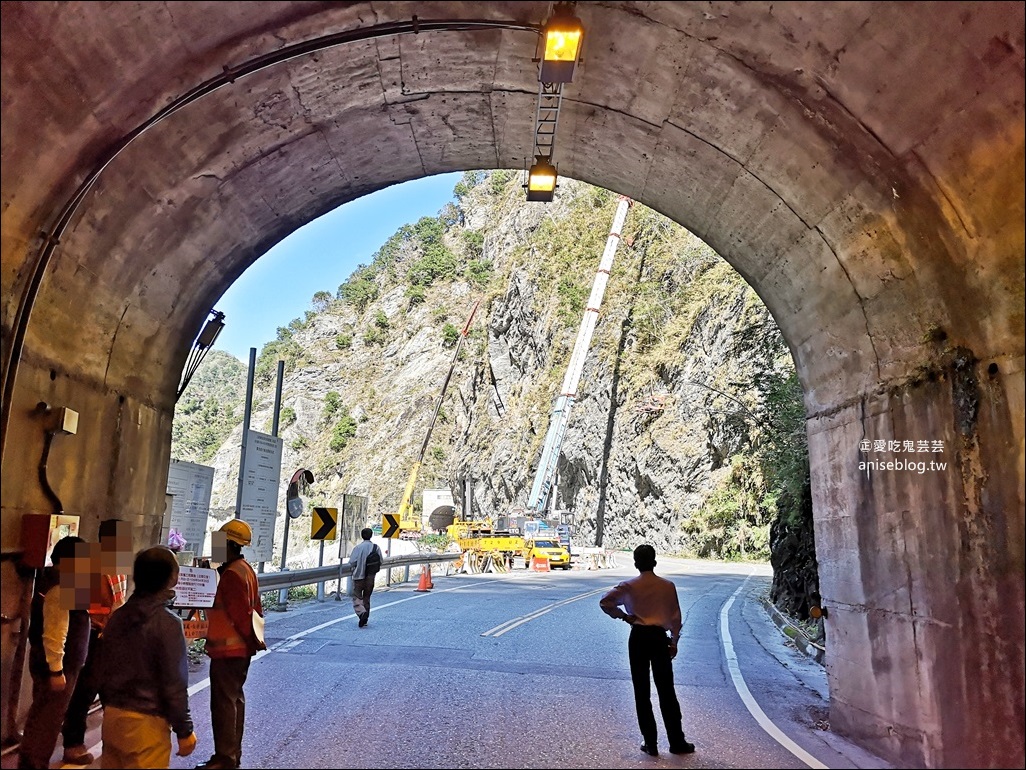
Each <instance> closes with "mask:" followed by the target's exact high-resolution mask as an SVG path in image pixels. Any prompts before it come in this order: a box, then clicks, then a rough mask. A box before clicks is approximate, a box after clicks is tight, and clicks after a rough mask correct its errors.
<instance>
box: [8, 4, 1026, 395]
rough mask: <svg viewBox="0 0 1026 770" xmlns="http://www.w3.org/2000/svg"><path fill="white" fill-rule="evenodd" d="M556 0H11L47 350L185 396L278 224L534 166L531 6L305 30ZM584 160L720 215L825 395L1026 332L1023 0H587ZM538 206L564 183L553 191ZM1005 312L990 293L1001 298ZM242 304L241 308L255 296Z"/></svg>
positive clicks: (11, 241)
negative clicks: (435, 27) (184, 376)
mask: <svg viewBox="0 0 1026 770" xmlns="http://www.w3.org/2000/svg"><path fill="white" fill-rule="evenodd" d="M548 9H549V3H535V2H507V3H460V2H436V3H320V2H263V3H259V4H255V3H238V2H216V3H215V2H191V3H152V2H146V3H134V2H121V3H4V5H3V24H2V40H3V135H2V188H3V189H2V194H3V235H2V244H3V268H2V285H3V293H4V295H3V296H4V298H3V324H4V339H5V349H6V348H7V347H8V343H9V340H10V339H11V336H12V334H13V332H14V330H16V329H17V327H18V323H19V319H21V318H22V317H23V315H21V314H20V312H21V311H20V310H19V307H21V305H20V303H22V302H23V301H24V300H25V298H26V297H27V296H28V297H30V298H31V299H32V301H33V303H32V314H31V319H32V320H31V323H29V324H28V325H27V327H26V328H27V331H26V336H25V351H26V356H27V357H28V358H31V359H32V361H33V362H34V363H35V365H37V366H41V367H45V366H47V365H48V364H47V362H54V365H56V364H57V362H67V361H74V362H75V365H76V368H77V376H79V377H83V378H87V379H92V380H94V381H95V382H96V383H99V384H101V385H102V387H104V388H106V389H109V390H114V391H122V392H131V393H133V394H134V395H135V396H136V397H139V398H143V399H144V400H147V401H149V402H150V403H153V404H155V405H156V406H157V407H158V408H167V407H168V406H169V405H170V404H171V403H172V402H173V396H174V391H175V386H176V385H177V382H178V378H179V373H180V372H181V368H182V364H183V362H184V359H185V356H186V353H187V351H188V348H189V346H190V344H191V342H192V339H193V337H194V336H195V334H196V332H197V331H198V329H199V327H200V325H201V324H202V322H203V321H204V319H205V318H206V316H207V312H208V311H209V309H210V308H211V307H212V306H214V304H215V303H216V301H217V299H218V298H219V297H220V296H221V294H222V293H223V292H224V291H225V290H226V289H227V287H228V286H229V285H231V283H232V282H233V281H234V280H235V279H236V278H237V277H238V276H239V275H241V274H242V272H243V271H244V270H245V269H246V268H247V267H248V266H249V265H250V264H251V263H252V262H253V261H254V260H255V259H257V258H258V257H259V256H260V255H262V254H263V253H264V252H265V251H266V250H267V249H268V248H270V247H271V246H272V245H273V244H274V243H276V242H277V241H279V240H280V239H282V238H284V237H285V236H287V235H288V234H289V233H291V232H292V231H294V230H295V229H296V228H298V227H300V226H302V225H303V224H305V223H306V222H308V221H310V220H312V219H314V218H316V217H317V216H320V215H321V214H323V213H325V212H326V211H329V210H331V209H333V208H334V207H336V206H338V205H340V204H342V203H345V202H347V201H349V200H352V199H354V198H357V197H359V196H361V195H365V194H367V193H369V192H372V191H374V190H377V189H380V188H382V187H385V186H388V185H391V184H395V183H398V182H403V181H406V180H409V179H414V178H417V177H423V176H427V175H431V174H437V173H442V172H448V171H458V170H464V169H479V168H496V167H508V168H517V169H520V168H523V167H524V165H525V163H527V162H528V161H529V159H530V157H531V154H532V141H533V126H534V112H535V102H536V96H537V88H538V86H537V69H536V67H537V65H536V64H534V63H533V62H532V58H533V57H534V55H535V46H536V36H535V35H534V33H532V32H531V31H523V30H484V31H464V32H452V31H430V32H427V31H422V32H420V33H419V34H409V35H401V36H397V35H389V36H383V37H378V38H376V39H371V40H365V41H357V42H351V43H346V44H344V45H339V46H337V47H334V48H331V49H329V50H323V51H319V52H316V53H310V54H307V55H303V56H299V57H297V58H294V59H292V60H290V61H288V62H286V63H282V64H277V65H275V66H272V67H269V68H267V69H264V70H262V71H259V72H257V73H255V74H252V75H248V76H246V77H244V78H240V79H237V80H235V82H230V83H226V84H225V85H224V86H223V87H221V88H219V89H217V90H216V91H214V92H212V93H210V94H208V95H206V96H204V97H203V98H201V99H198V100H197V101H195V102H193V103H191V104H189V105H187V106H186V107H184V108H183V109H181V110H179V111H178V112H176V113H175V114H173V115H171V116H169V117H168V118H167V119H165V120H163V121H162V122H160V123H158V124H157V125H155V126H154V127H152V128H150V129H149V130H148V131H146V132H145V133H143V134H142V135H141V136H139V137H138V138H137V139H135V140H134V141H132V142H131V143H130V144H128V146H127V147H126V148H125V149H124V150H123V151H122V152H120V153H119V154H118V155H117V156H116V157H115V158H114V159H113V160H112V161H111V162H110V163H109V164H108V165H107V166H106V167H105V169H104V170H103V172H102V174H100V176H99V177H98V179H97V181H96V183H95V185H94V186H93V187H92V189H91V190H89V191H88V192H87V193H86V195H85V197H84V198H83V201H82V205H81V207H80V208H79V209H78V212H77V214H76V215H75V217H74V218H73V220H72V222H71V224H70V227H69V228H68V230H67V231H66V232H65V233H64V235H63V237H62V239H61V241H60V245H59V246H58V247H57V248H56V250H55V251H54V253H53V256H52V258H51V259H50V260H49V264H48V265H47V267H46V270H45V273H44V274H43V279H42V283H41V286H40V289H39V291H38V293H37V294H33V293H32V292H29V293H28V294H26V288H25V287H26V285H27V284H28V283H29V281H30V276H31V272H32V269H33V266H34V262H35V260H36V259H37V258H38V256H39V254H40V252H41V249H42V246H43V241H42V239H41V237H40V234H41V233H43V232H46V231H48V229H49V228H51V227H52V226H53V223H54V219H55V217H56V215H57V212H58V211H60V209H61V207H62V206H64V205H65V204H66V202H67V201H68V200H69V198H70V197H71V196H72V194H73V193H74V192H75V190H76V188H77V187H78V186H79V185H80V184H81V183H82V181H83V180H84V179H85V178H86V177H87V175H88V174H89V173H90V172H91V171H93V170H94V169H96V168H97V167H98V166H99V165H100V164H101V163H102V162H103V161H104V160H105V159H106V158H107V157H108V156H109V155H110V153H111V152H112V150H113V149H114V148H116V147H117V146H118V144H119V142H121V141H122V140H123V138H124V137H126V136H128V135H130V133H131V132H132V131H133V130H134V129H136V128H137V127H138V126H140V125H142V124H144V123H145V121H147V120H148V119H150V118H151V117H152V116H153V115H155V114H157V113H158V112H159V111H160V110H161V109H162V108H164V107H165V106H167V105H168V104H170V103H172V102H173V101H174V100H175V99H177V98H179V97H181V96H182V95H183V94H186V93H188V92H189V91H190V89H193V88H195V87H196V86H197V85H199V84H201V83H204V82H206V81H209V80H210V79H211V78H215V77H217V76H219V75H220V74H222V73H223V72H225V70H226V69H227V70H229V71H230V70H231V68H234V67H238V66H240V65H242V64H243V63H245V62H248V61H251V60H253V59H254V58H255V57H258V56H261V55H267V54H271V53H273V52H275V51H280V50H282V49H283V48H285V47H287V46H289V45H293V44H296V43H299V42H301V41H304V40H312V39H315V38H318V37H320V36H323V35H328V34H332V33H337V32H341V31H345V30H355V29H359V28H372V27H374V26H375V25H380V24H383V23H387V22H392V21H409V20H410V19H411V18H412V17H413V16H414V15H415V14H416V15H418V16H419V18H420V19H424V20H427V19H479V18H487V19H492V20H503V21H509V22H512V23H516V24H525V23H529V24H540V23H542V22H543V21H544V18H545V16H546V14H547V12H548ZM578 14H579V16H580V17H581V18H582V20H583V22H584V24H585V27H586V30H587V32H586V35H587V36H586V40H585V47H584V54H583V56H584V61H583V64H582V66H581V67H579V69H578V73H577V75H576V77H575V80H574V82H573V83H572V84H570V85H569V86H567V87H566V88H565V90H564V95H565V100H564V107H563V113H562V115H561V118H560V125H559V130H558V134H557V140H556V149H555V154H554V157H555V160H556V161H557V163H558V165H559V170H560V173H561V174H562V175H564V176H568V177H573V178H577V179H581V180H584V181H587V182H589V183H591V184H594V185H598V186H601V187H605V188H609V189H612V190H614V191H616V192H619V193H623V194H626V195H628V196H630V197H632V198H634V199H636V200H638V201H641V202H643V203H645V204H647V205H648V206H651V207H652V208H654V209H656V210H658V211H660V212H662V213H664V214H666V215H667V216H669V217H671V218H672V219H674V220H676V221H677V222H679V223H681V224H683V225H684V226H685V227H687V228H688V229H690V230H692V231H693V232H695V233H696V234H697V235H699V236H700V237H702V238H703V239H704V240H706V241H707V242H708V243H709V244H710V245H711V246H712V247H713V248H714V249H716V250H717V251H718V252H719V253H720V254H721V255H723V256H724V257H725V258H726V259H727V260H728V261H730V263H731V264H732V265H734V266H735V267H736V268H737V269H738V270H739V271H740V272H741V273H742V275H744V276H745V277H746V278H747V279H748V280H749V281H750V282H751V283H752V284H753V286H754V287H755V288H756V290H757V291H758V292H759V294H760V295H761V296H762V298H763V299H764V301H765V302H766V303H767V305H768V306H769V308H770V309H771V311H772V312H773V314H774V316H775V317H776V319H777V321H778V323H779V324H780V326H781V328H782V330H783V331H784V334H785V337H786V339H787V340H788V342H789V344H790V346H791V348H792V351H793V352H794V354H795V357H796V361H797V363H798V366H799V369H800V371H801V373H802V376H803V380H804V383H805V385H806V390H807V393H806V398H807V403H808V406H809V408H810V410H811V411H812V412H813V413H815V412H816V411H817V410H819V409H826V408H828V407H830V406H832V405H835V404H837V403H839V402H840V401H842V400H843V399H844V398H846V397H847V396H846V394H851V393H854V392H864V391H866V390H869V389H871V388H872V387H874V386H875V385H876V384H877V383H880V382H888V381H895V380H899V379H901V378H902V377H905V376H907V375H908V373H909V371H910V369H911V368H912V367H913V366H914V365H915V364H916V363H917V362H926V361H928V359H929V356H930V351H929V349H928V346H924V341H925V340H929V339H930V338H931V337H930V335H931V334H936V333H938V330H940V333H942V334H945V335H947V338H948V340H949V342H952V343H956V344H961V345H965V346H967V347H969V348H971V349H972V350H974V351H975V352H976V354H977V355H978V356H979V357H981V358H983V357H985V356H988V355H998V354H1002V353H1012V352H1015V351H1016V350H1018V351H1019V352H1020V353H1021V350H1022V337H1021V328H1022V323H1023V317H1022V251H1023V234H1022V217H1023V192H1022V185H1023V167H1022V160H1023V89H1024V81H1023V5H1022V4H1021V3H940V4H935V3H846V2H834V3H755V2H753V3H740V4H734V3H665V2H620V3H604V2H602V3H582V4H580V5H579V7H578ZM536 205H543V204H536ZM984 309H985V310H986V312H981V311H982V310H984ZM230 321H231V319H229V322H230Z"/></svg>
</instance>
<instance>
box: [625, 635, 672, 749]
mask: <svg viewBox="0 0 1026 770" xmlns="http://www.w3.org/2000/svg"><path fill="white" fill-rule="evenodd" d="M627 655H628V658H629V659H630V662H631V681H632V682H633V683H634V705H635V707H636V708H637V711H638V727H639V728H641V736H642V738H643V739H644V741H645V743H646V744H648V745H649V746H652V747H653V748H654V747H655V745H656V737H657V736H656V720H655V714H654V713H653V711H652V681H653V680H654V681H655V686H656V692H657V693H658V694H659V711H660V713H662V715H663V724H664V725H666V737H667V738H668V739H669V741H670V746H671V747H673V746H679V745H681V744H682V743H684V728H683V726H682V725H681V714H680V703H679V702H678V700H677V691H676V690H674V689H673V661H672V660H671V659H670V640H669V637H668V636H667V634H666V631H665V629H662V628H659V627H658V626H631V635H630V638H629V639H628V641H627ZM649 671H651V675H652V679H651V680H650V679H649Z"/></svg>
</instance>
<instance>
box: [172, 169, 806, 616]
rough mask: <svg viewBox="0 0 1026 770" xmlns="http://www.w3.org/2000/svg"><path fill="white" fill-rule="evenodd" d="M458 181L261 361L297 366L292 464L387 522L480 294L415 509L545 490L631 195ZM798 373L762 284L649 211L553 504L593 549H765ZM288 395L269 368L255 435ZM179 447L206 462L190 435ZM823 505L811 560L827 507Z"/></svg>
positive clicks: (222, 460)
mask: <svg viewBox="0 0 1026 770" xmlns="http://www.w3.org/2000/svg"><path fill="white" fill-rule="evenodd" d="M455 192H456V198H457V200H458V205H449V206H447V207H446V208H445V209H443V211H442V212H440V216H439V218H438V220H431V221H426V220H421V222H419V223H417V224H415V225H410V226H408V227H407V228H404V229H403V230H401V231H400V232H399V233H397V235H396V236H395V237H393V238H392V239H391V240H390V241H389V243H387V244H385V246H383V247H382V249H381V251H379V252H378V254H377V255H375V259H374V263H373V264H371V265H369V266H367V267H365V268H363V269H362V270H360V271H357V273H356V274H354V277H353V278H351V279H350V280H349V281H348V282H347V284H344V285H343V286H341V287H339V290H338V292H337V294H336V295H335V297H334V298H330V295H328V296H329V298H328V299H327V300H323V299H322V302H321V303H320V305H321V306H320V307H318V308H317V310H316V311H314V312H310V313H308V314H307V319H306V320H303V321H300V320H299V319H297V321H294V322H293V324H292V325H291V326H290V328H289V329H287V330H282V331H281V332H280V334H279V338H280V339H279V340H278V341H277V342H274V343H272V344H269V345H268V346H267V347H266V348H265V350H264V353H263V354H262V355H261V365H262V367H261V365H258V371H261V370H262V371H264V372H271V373H273V366H272V365H271V364H273V362H274V361H276V360H277V359H278V358H283V359H284V360H286V362H287V366H286V377H285V382H284V387H283V398H282V406H283V412H285V413H286V415H287V417H288V419H287V420H286V419H283V420H282V426H281V430H280V434H281V435H282V437H283V439H284V444H285V448H284V454H283V459H282V475H283V477H286V476H287V475H290V474H291V473H292V472H293V471H294V470H295V469H296V468H299V467H306V468H309V469H311V470H312V471H313V473H314V476H315V479H316V481H315V485H314V493H313V496H312V499H311V500H310V501H309V502H311V503H312V504H324V505H336V506H340V502H341V497H342V495H343V494H346V493H349V494H358V495H364V496H366V497H368V499H369V508H368V511H369V516H370V519H371V521H375V522H376V521H379V520H380V517H381V515H382V514H384V513H390V512H394V511H395V510H396V507H397V506H398V504H399V501H400V496H401V494H402V491H403V487H404V485H405V483H406V480H407V477H408V476H409V474H410V471H411V469H412V467H413V465H414V462H415V461H416V460H417V457H418V454H419V451H420V447H421V444H422V442H423V441H424V438H425V435H426V431H427V430H428V425H429V422H430V419H431V416H432V413H433V411H434V406H435V400H436V399H437V397H438V395H439V393H440V390H441V386H442V382H443V379H444V377H445V375H446V372H447V370H448V368H449V364H450V362H451V360H452V356H453V344H454V342H455V339H456V336H457V335H458V333H459V330H460V329H462V328H463V326H464V324H465V323H466V321H467V316H468V314H469V312H470V309H471V307H472V306H473V304H474V303H475V302H476V301H477V300H478V299H480V300H481V305H480V308H479V309H478V311H477V313H476V315H475V317H474V319H473V322H472V324H471V327H470V332H469V334H468V336H467V339H466V340H465V343H464V345H463V348H462V350H461V353H460V356H459V360H458V361H457V364H456V368H455V371H454V373H453V376H452V380H451V382H450V383H449V387H448V390H447V393H446V396H445V399H444V401H443V403H442V405H441V408H440V410H439V417H438V421H437V424H436V425H435V427H434V430H433V433H432V435H431V440H430V442H429V444H428V448H427V453H426V455H425V457H424V463H423V466H422V468H421V470H420V474H419V480H418V485H417V494H416V495H415V501H416V502H417V503H418V504H419V500H420V492H421V490H423V489H425V488H451V489H452V491H453V493H454V496H455V498H456V500H457V506H456V507H457V509H458V510H461V509H463V508H464V506H469V508H470V509H471V510H472V512H473V515H474V516H475V517H488V516H492V517H496V516H499V515H503V514H508V513H510V512H515V511H516V510H517V509H518V508H522V507H523V506H524V505H525V504H526V502H527V497H528V494H529V492H530V489H531V485H532V482H533V480H534V475H535V471H536V467H537V464H538V461H539V456H540V452H541V448H542V444H543V442H544V439H545V434H546V430H547V428H548V422H549V415H550V411H551V409H552V406H553V402H554V400H555V398H556V396H557V395H558V391H559V389H560V386H561V384H562V380H563V377H564V375H565V373H566V368H567V365H568V361H569V357H570V353H571V351H572V349H573V345H574V341H575V339H576V336H577V333H578V329H579V326H580V323H581V319H582V316H583V313H584V306H585V303H586V302H587V299H588V296H589V294H590V291H591V288H592V282H593V280H594V277H595V273H596V270H597V268H598V264H599V258H600V256H601V253H602V249H603V247H604V245H605V242H606V239H607V237H608V234H609V228H610V225H611V223H612V218H613V212H614V210H615V208H616V205H617V199H616V197H615V196H613V195H612V194H611V193H608V192H606V191H602V190H598V189H596V188H592V187H589V186H587V185H584V184H579V183H575V182H572V181H566V182H561V186H560V192H559V194H558V195H557V199H556V201H555V202H554V203H552V204H548V205H543V204H528V203H525V202H523V201H522V195H523V193H522V190H521V189H520V186H519V180H518V179H516V178H514V177H513V176H512V175H511V174H509V173H508V172H491V173H488V174H468V175H467V176H466V177H465V179H464V181H463V182H461V183H460V184H459V185H457V188H456V191H455ZM439 224H440V225H441V226H440V227H439ZM315 304H316V303H315ZM792 373H793V365H792V362H791V358H790V354H789V353H788V350H787V348H786V345H785V344H784V342H783V340H782V338H781V337H780V334H779V332H778V330H777V328H776V325H775V324H774V322H773V319H772V318H771V316H770V315H769V312H768V311H767V309H766V308H765V306H764V305H763V304H762V303H761V301H760V300H759V299H758V297H757V296H756V295H755V293H754V292H753V291H752V289H751V288H750V287H749V286H748V285H747V284H746V283H745V282H744V280H743V279H742V278H741V277H740V276H739V275H737V273H735V272H734V271H733V270H732V269H731V268H730V267H729V266H728V265H727V264H726V263H725V262H723V261H722V260H721V259H719V257H718V256H717V255H716V254H715V253H714V252H712V250H711V249H709V248H708V247H707V246H706V245H705V244H703V243H702V242H701V241H700V240H699V239H697V238H695V237H694V236H692V235H691V234H690V233H688V232H687V231H686V230H684V229H682V228H680V227H678V226H676V225H674V224H673V223H671V222H669V221H668V220H666V219H665V218H663V217H661V216H660V215H658V214H656V213H655V212H653V211H651V210H648V209H645V208H644V207H642V206H640V205H634V206H633V207H632V209H631V210H630V212H629V213H628V215H627V223H626V225H625V227H624V232H623V238H622V242H621V245H620V247H619V250H618V252H617V256H616V259H615V261H614V264H613V268H612V270H611V274H610V279H609V283H608V287H607V289H606V292H605V297H604V301H603V303H602V307H601V312H600V315H599V321H598V325H597V327H596V330H595V334H594V337H593V341H592V344H591V346H590V349H589V352H588V356H587V359H586V363H585V366H584V371H583V375H582V378H581V381H580V385H579V388H578V394H577V399H576V401H575V403H574V404H573V409H572V413H571V419H570V424H569V427H568V430H567V432H566V436H565V438H564V441H563V443H562V447H561V449H562V451H561V455H560V459H559V462H558V475H557V481H556V486H555V490H556V492H555V499H554V500H553V501H552V506H551V507H552V508H553V509H555V510H556V511H559V512H562V515H564V516H566V517H568V518H569V517H572V519H571V520H572V522H573V525H574V528H575V542H576V543H577V544H579V545H582V546H591V545H601V546H604V547H606V548H612V549H621V548H633V547H634V546H635V545H637V544H638V543H641V542H649V543H651V544H653V545H654V546H655V547H656V548H657V549H658V550H660V551H666V552H677V553H686V554H693V555H707V556H714V557H728V556H755V557H762V558H765V557H766V556H767V555H768V553H769V542H770V531H769V530H770V522H771V520H773V519H775V518H779V517H780V516H781V515H782V514H783V513H784V512H782V511H780V510H778V509H777V507H776V506H777V502H776V501H778V499H779V497H778V496H775V495H774V494H773V492H774V481H773V479H767V478H766V477H765V474H764V473H763V472H762V471H761V470H760V468H761V466H760V459H761V456H762V455H761V452H762V447H763V445H764V442H765V439H766V436H767V434H768V432H770V431H771V428H772V421H773V415H772V414H771V411H772V409H773V405H772V404H770V403H768V402H767V398H766V394H767V392H768V390H767V388H768V385H769V384H771V383H774V382H780V381H782V380H785V379H786V378H788V377H789V376H790V375H792ZM332 394H334V395H332ZM273 396H274V383H273V381H271V380H270V378H267V377H265V378H264V379H263V381H262V382H261V381H259V379H258V385H257V389H256V395H255V399H254V410H253V421H252V423H251V425H252V427H253V428H255V429H257V430H269V426H270V424H271V416H272V415H271V409H272V405H273ZM237 413H238V414H239V416H240V418H241V414H242V409H241V403H240V404H239V405H238V406H237ZM343 423H344V424H345V425H348V428H346V427H345V426H344V425H343ZM354 428H355V430H354ZM343 434H344V435H343ZM340 435H342V439H341V440H340V439H339V436H340ZM240 440H241V425H239V426H237V427H236V428H235V429H234V431H233V432H232V433H231V434H230V435H228V436H227V437H226V440H225V441H224V443H223V445H222V446H221V448H220V449H219V450H218V451H217V453H216V455H215V456H214V458H213V461H212V462H211V463H210V464H212V465H214V467H215V469H216V475H215V489H214V500H213V501H212V505H213V507H215V508H225V509H230V508H232V507H233V506H234V502H235V490H236V486H235V485H236V478H237V476H236V474H237V473H238V456H239V449H238V448H239V444H240ZM175 455H176V456H178V457H180V458H181V459H193V458H191V457H189V456H188V450H187V448H185V447H184V446H183V447H182V448H181V449H180V450H179V449H176V451H175ZM468 481H469V484H468ZM468 486H469V488H470V490H471V495H470V500H469V503H468V502H467V501H464V499H463V497H464V492H465V490H466V489H467V488H468ZM283 488H284V486H283ZM793 507H801V503H798V502H796V503H795V506H793ZM281 510H284V502H282V505H281ZM731 511H733V513H731ZM802 514H803V515H806V514H807V516H808V519H809V526H808V527H807V530H808V533H809V535H808V537H806V540H807V542H806V543H805V546H806V551H808V550H809V549H811V548H812V543H811V510H808V511H802ZM791 518H792V519H794V516H793V515H792V516H791ZM297 529H300V528H299V527H297ZM778 530H780V526H778V527H777V528H775V530H774V531H775V533H776V532H777V531H778ZM788 531H790V530H788ZM305 534H306V533H305V531H304V532H303V533H302V535H303V537H301V538H297V539H296V540H294V541H293V543H291V544H290V547H289V550H290V557H294V558H295V559H296V560H302V559H309V553H310V552H309V550H308V549H306V550H304V545H306V544H307V543H308V541H306V539H305ZM279 535H280V532H279ZM779 540H780V542H781V543H784V542H785V541H787V542H790V541H789V540H788V539H787V538H786V537H784V536H783V535H781V537H780V538H779ZM277 542H280V537H279V538H278V540H277ZM811 554H812V561H811V565H812V576H811V584H812V585H814V584H815V557H814V549H813V550H812V551H811ZM806 555H808V554H807V553H806ZM807 562H808V559H805V560H804V562H803V563H806V571H807V569H808V564H807ZM300 563H301V562H300ZM300 563H293V559H292V558H290V566H299V564H300ZM798 583H801V584H802V585H803V586H804V585H806V584H810V580H809V579H808V578H807V577H806V578H802V580H799V581H798ZM796 585H797V583H796ZM800 603H801V602H799V604H800Z"/></svg>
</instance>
